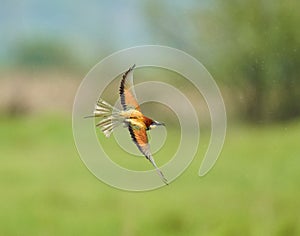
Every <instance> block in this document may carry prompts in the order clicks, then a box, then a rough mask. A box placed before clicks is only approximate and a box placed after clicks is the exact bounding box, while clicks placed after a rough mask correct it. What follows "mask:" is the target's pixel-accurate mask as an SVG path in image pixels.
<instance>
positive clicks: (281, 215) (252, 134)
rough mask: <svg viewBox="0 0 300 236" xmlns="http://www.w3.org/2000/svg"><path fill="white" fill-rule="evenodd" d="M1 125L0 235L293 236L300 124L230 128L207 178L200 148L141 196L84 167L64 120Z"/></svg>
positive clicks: (297, 219)
mask: <svg viewBox="0 0 300 236" xmlns="http://www.w3.org/2000/svg"><path fill="white" fill-rule="evenodd" d="M0 127H1V129H0V130H1V133H0V143H1V149H0V156H1V165H0V187H1V194H0V235H7V236H9V235H124V236H126V235H128V236H132V235H149V236H150V235H151V236H152V235H230V236H231V235H289V236H291V235H300V213H299V212H300V200H299V199H300V190H299V183H300V148H299V140H300V124H299V122H293V123H290V124H284V125H273V126H267V127H257V126H256V127H253V126H235V127H229V128H228V132H227V139H226V142H225V145H224V149H223V152H222V154H221V156H220V158H219V160H218V162H217V164H216V166H215V167H214V169H213V170H212V171H211V172H210V173H209V174H208V175H207V176H205V177H202V178H200V177H198V176H197V171H198V168H199V166H200V163H201V160H202V158H203V153H204V152H205V150H202V145H200V151H199V155H198V157H197V158H196V159H195V160H194V161H193V163H192V165H191V166H190V167H189V168H188V169H187V171H186V172H185V173H184V174H183V175H182V176H181V177H179V178H178V179H177V180H175V181H174V182H172V183H171V184H170V185H169V186H167V187H164V188H161V189H158V190H155V191H150V192H140V193H132V192H126V191H120V190H117V189H113V188H111V187H109V186H107V185H106V184H104V183H102V182H100V181H98V180H97V179H96V178H95V177H94V176H93V175H92V174H91V173H90V172H89V171H88V170H87V168H86V167H85V166H84V164H83V163H82V162H81V160H80V158H79V156H78V154H77V151H76V148H75V145H74V142H73V136H72V129H71V119H67V118H63V117H59V116H41V117H36V118H30V117H27V118H17V119H16V118H15V119H8V118H1V122H0ZM204 140H205V139H204ZM204 146H205V145H203V147H204Z"/></svg>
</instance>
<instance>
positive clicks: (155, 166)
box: [147, 155, 168, 185]
mask: <svg viewBox="0 0 300 236" xmlns="http://www.w3.org/2000/svg"><path fill="white" fill-rule="evenodd" d="M147 159H148V160H149V161H150V162H151V164H152V165H153V166H154V168H155V170H156V172H157V173H158V175H159V177H160V178H161V179H162V181H163V182H164V183H165V184H166V185H168V180H167V179H166V177H165V176H164V174H163V173H162V172H161V170H160V169H159V168H158V167H157V165H156V163H155V161H154V159H153V157H152V156H151V155H150V156H147Z"/></svg>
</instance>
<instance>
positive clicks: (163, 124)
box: [149, 120, 165, 129]
mask: <svg viewBox="0 0 300 236" xmlns="http://www.w3.org/2000/svg"><path fill="white" fill-rule="evenodd" d="M157 126H165V123H163V122H158V121H156V120H153V121H152V123H151V125H150V127H149V128H150V129H154V128H155V127H157Z"/></svg>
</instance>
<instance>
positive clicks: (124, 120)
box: [92, 64, 168, 185]
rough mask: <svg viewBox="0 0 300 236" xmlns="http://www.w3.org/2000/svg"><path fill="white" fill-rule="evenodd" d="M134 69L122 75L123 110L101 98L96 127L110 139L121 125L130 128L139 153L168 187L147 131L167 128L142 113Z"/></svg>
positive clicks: (97, 106) (98, 103) (95, 115)
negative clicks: (135, 86)
mask: <svg viewBox="0 0 300 236" xmlns="http://www.w3.org/2000/svg"><path fill="white" fill-rule="evenodd" d="M134 68H135V64H134V65H133V66H131V67H130V68H129V69H128V70H127V71H126V72H125V73H123V75H122V79H121V82H120V87H119V96H120V101H121V105H122V109H118V108H116V107H114V106H112V105H110V104H109V103H108V102H106V101H105V100H103V99H102V98H101V97H100V99H99V100H98V101H97V103H96V105H95V109H94V112H93V115H92V117H98V118H100V121H99V122H98V123H97V124H96V127H98V128H100V130H101V131H102V132H103V134H104V135H105V136H106V137H107V138H109V137H110V135H111V133H112V132H113V130H114V129H115V128H116V127H118V126H120V125H123V126H124V127H125V128H128V130H129V133H130V136H131V139H132V141H133V142H134V143H135V145H136V146H137V148H138V149H139V151H140V152H141V153H142V154H143V155H144V156H145V157H146V159H148V160H149V161H150V163H151V164H152V165H153V167H154V168H155V170H156V172H157V173H158V175H159V177H160V178H161V180H162V181H163V182H164V183H165V184H166V185H168V180H167V179H166V178H165V176H164V174H163V173H162V171H161V170H160V169H159V168H158V166H157V165H156V163H155V161H154V158H153V156H152V154H151V151H150V145H149V140H148V135H147V131H149V130H151V129H154V128H155V127H157V126H165V124H164V123H163V122H159V121H156V120H154V119H151V118H149V117H147V116H145V115H144V114H143V113H142V111H141V108H140V105H139V103H138V102H137V98H136V95H135V91H134V84H133V71H134Z"/></svg>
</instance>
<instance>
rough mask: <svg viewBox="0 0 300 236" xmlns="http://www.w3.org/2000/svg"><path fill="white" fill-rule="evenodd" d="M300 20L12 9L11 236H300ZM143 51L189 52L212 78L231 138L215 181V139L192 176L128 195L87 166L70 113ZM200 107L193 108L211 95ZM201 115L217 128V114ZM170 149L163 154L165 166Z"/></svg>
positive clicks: (4, 134) (155, 4) (30, 3)
mask: <svg viewBox="0 0 300 236" xmlns="http://www.w3.org/2000/svg"><path fill="white" fill-rule="evenodd" d="M299 9H300V2H299V1H297V0H288V1H271V0H265V1H262V0H253V1H239V0H228V1H226V2H225V1H221V0H214V1H196V0H187V1H179V0H175V1H158V0H152V1H150V0H149V1H138V0H129V1H89V2H88V3H86V2H84V1H76V2H72V1H66V0H64V1H58V0H54V1H38V0H25V1H18V0H13V1H6V0H5V1H2V3H1V7H0V126H1V129H0V131H1V133H0V145H1V146H0V147H1V148H0V158H1V159H0V160H1V164H0V189H1V194H0V235H83V234H84V235H124V236H125V235H300V214H299V210H300V202H299V199H300V191H299V182H300V159H299V157H300V149H299V140H300V122H299V121H300V80H299V74H300V31H299V29H298V28H299V27H298V24H299V22H300V14H299ZM143 44H161V45H167V46H171V47H175V48H178V49H181V50H183V51H186V52H187V53H189V54H191V55H192V56H194V57H195V58H197V59H198V60H199V61H201V62H202V63H203V64H204V65H205V66H206V68H207V69H208V70H209V72H210V73H211V74H212V75H213V77H214V79H215V80H216V82H217V83H218V85H219V87H220V90H221V92H222V95H223V97H224V101H225V105H226V109H227V113H228V114H227V115H228V131H227V137H226V142H225V144H224V148H223V152H222V153H221V155H220V158H219V160H218V162H217V164H216V166H215V167H214V168H213V170H212V171H211V172H210V173H209V174H208V175H207V176H205V177H202V178H200V177H198V176H197V171H198V168H199V166H200V163H201V160H202V159H203V156H204V154H205V151H206V148H207V145H208V141H209V132H206V131H205V129H204V132H203V135H202V136H201V141H200V144H199V151H198V153H197V156H196V158H195V160H194V161H193V162H192V165H191V166H190V167H189V168H188V169H187V171H185V172H184V174H183V175H182V176H180V177H179V178H178V179H176V181H174V182H173V183H171V184H170V185H169V186H167V187H165V188H162V189H158V190H155V191H150V192H142V193H131V192H126V191H120V190H117V189H113V188H111V187H109V186H107V185H105V184H104V183H102V182H100V181H98V180H97V179H96V178H95V177H94V176H93V175H92V174H91V173H90V172H89V171H88V170H87V168H86V167H85V166H84V164H83V163H82V162H81V160H80V158H79V156H78V154H77V151H76V147H75V144H74V142H73V136H72V125H71V112H72V104H73V99H74V96H75V93H76V89H77V88H78V86H79V84H80V82H81V80H82V78H83V77H84V76H85V75H86V73H87V72H88V70H89V69H90V68H91V67H92V66H94V64H96V63H97V62H98V61H99V60H101V59H102V58H104V57H106V56H108V55H110V54H111V53H113V52H115V51H117V50H120V49H123V48H127V47H131V46H137V45H143ZM137 72H138V71H137ZM139 73H142V72H139ZM162 73H163V72H162ZM139 82H141V81H139ZM175 84H176V86H178V87H179V88H180V86H183V87H184V88H183V90H184V91H185V92H188V91H189V86H187V87H186V86H184V85H182V84H180V82H178V83H175ZM191 91H192V88H191ZM189 96H190V97H189V98H190V99H191V100H192V102H193V103H194V104H195V103H197V101H198V98H199V96H200V95H199V94H195V95H193V94H189ZM200 104H203V103H200ZM201 106H202V105H201ZM203 106H204V105H203ZM145 108H146V107H145ZM149 109H150V110H151V108H149ZM197 112H198V113H199V115H200V116H201V117H204V119H206V121H209V115H208V113H207V109H203V108H199V110H197ZM203 123H204V124H206V122H205V121H204V122H203ZM177 131H178V130H177V128H176V125H170V126H169V130H168V132H170V133H171V134H176V132H177ZM173 137H176V135H173ZM100 138H101V136H100ZM105 145H106V146H107V148H108V149H109V148H111V150H114V148H115V143H109V142H107V143H106V144H105ZM171 149H172V147H170V145H167V147H166V148H165V149H162V151H160V152H158V153H157V155H156V157H157V159H158V160H157V162H158V163H159V164H163V163H165V161H166V159H164V158H165V156H166V153H169V152H172V151H173V150H171ZM116 155H117V154H116ZM124 156H126V158H128V159H130V158H131V157H130V156H129V155H126V153H125V154H124ZM160 156H162V158H161V159H160ZM163 156H164V157H163ZM124 158H125V157H124ZM133 160H134V161H133ZM135 161H136V162H138V165H139V166H140V167H141V168H145V167H146V169H147V168H148V167H149V166H148V163H147V162H146V161H144V159H142V158H140V159H138V158H135V159H130V162H135ZM121 162H123V163H124V165H125V163H126V161H125V160H124V159H123V160H121Z"/></svg>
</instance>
